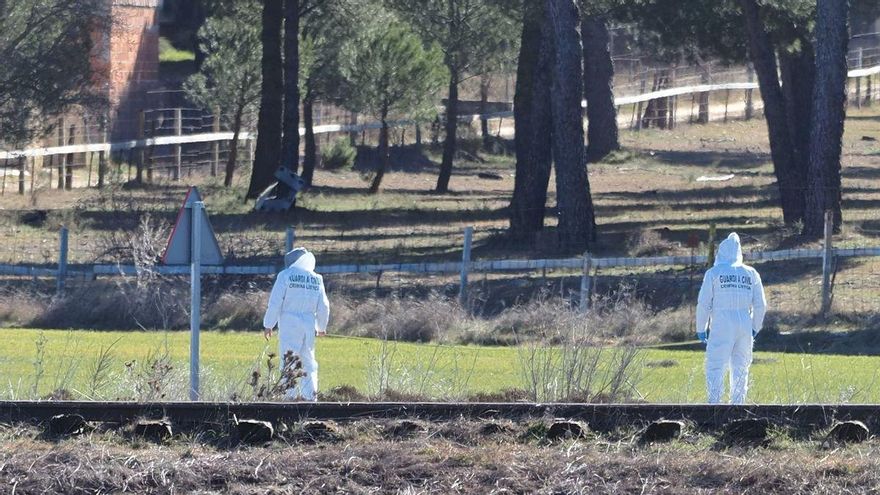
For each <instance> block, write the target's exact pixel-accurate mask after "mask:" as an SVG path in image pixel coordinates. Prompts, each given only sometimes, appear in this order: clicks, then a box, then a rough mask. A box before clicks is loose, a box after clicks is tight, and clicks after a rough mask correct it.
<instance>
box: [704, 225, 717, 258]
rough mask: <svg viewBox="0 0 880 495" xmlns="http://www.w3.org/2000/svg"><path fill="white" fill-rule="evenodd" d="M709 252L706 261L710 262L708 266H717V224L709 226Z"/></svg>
mask: <svg viewBox="0 0 880 495" xmlns="http://www.w3.org/2000/svg"><path fill="white" fill-rule="evenodd" d="M708 248H709V252H708V253H707V256H706V260H707V261H708V263H707V264H708V265H709V266H710V267H711V266H712V265H714V264H715V223H714V222H713V223H710V224H709V242H708Z"/></svg>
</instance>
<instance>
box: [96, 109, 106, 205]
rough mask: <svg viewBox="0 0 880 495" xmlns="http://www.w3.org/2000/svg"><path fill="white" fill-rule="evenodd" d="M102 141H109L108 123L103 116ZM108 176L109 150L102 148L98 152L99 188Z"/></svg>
mask: <svg viewBox="0 0 880 495" xmlns="http://www.w3.org/2000/svg"><path fill="white" fill-rule="evenodd" d="M101 142H102V143H107V123H106V120H105V119H104V118H103V117H101ZM106 177H107V152H106V151H105V150H101V151H99V152H98V189H100V188H102V187H104V181H105V180H106Z"/></svg>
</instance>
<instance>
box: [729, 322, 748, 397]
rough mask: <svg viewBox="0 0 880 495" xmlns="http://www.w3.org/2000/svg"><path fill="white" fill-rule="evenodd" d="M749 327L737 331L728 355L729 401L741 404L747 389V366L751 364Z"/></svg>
mask: <svg viewBox="0 0 880 495" xmlns="http://www.w3.org/2000/svg"><path fill="white" fill-rule="evenodd" d="M753 342H754V339H753V338H752V331H751V329H745V328H741V329H739V331H737V335H736V342H735V343H734V346H733V352H732V353H731V357H730V402H731V403H732V404H743V403H744V402H745V401H746V393H747V392H748V390H749V366H751V365H752V344H753Z"/></svg>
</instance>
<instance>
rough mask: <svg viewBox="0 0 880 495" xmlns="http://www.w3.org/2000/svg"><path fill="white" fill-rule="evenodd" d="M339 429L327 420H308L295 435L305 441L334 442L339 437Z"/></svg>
mask: <svg viewBox="0 0 880 495" xmlns="http://www.w3.org/2000/svg"><path fill="white" fill-rule="evenodd" d="M338 435H339V431H338V430H337V428H336V426H335V425H334V424H333V423H330V422H327V421H306V422H304V423H303V424H302V429H301V430H300V431H298V432H297V434H296V435H295V437H296V439H297V440H299V441H300V442H303V443H318V442H333V441H336V439H337V438H338Z"/></svg>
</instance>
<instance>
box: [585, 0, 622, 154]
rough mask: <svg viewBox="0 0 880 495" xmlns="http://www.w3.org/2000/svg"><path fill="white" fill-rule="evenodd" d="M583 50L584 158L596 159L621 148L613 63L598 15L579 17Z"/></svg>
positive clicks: (609, 40) (607, 36) (606, 29)
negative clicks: (585, 145) (618, 134)
mask: <svg viewBox="0 0 880 495" xmlns="http://www.w3.org/2000/svg"><path fill="white" fill-rule="evenodd" d="M581 39H582V40H583V51H584V98H586V100H587V120H588V125H587V143H588V146H587V161H588V162H597V161H599V160H601V159H602V158H604V157H605V156H606V155H608V153H611V152H612V151H615V150H619V149H620V143H619V142H618V139H617V108H616V107H615V106H614V89H613V88H614V64H613V62H612V61H611V51H610V42H611V38H610V36H609V35H608V27H607V26H606V25H605V19H604V18H603V17H599V16H584V18H583V20H582V21H581Z"/></svg>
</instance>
